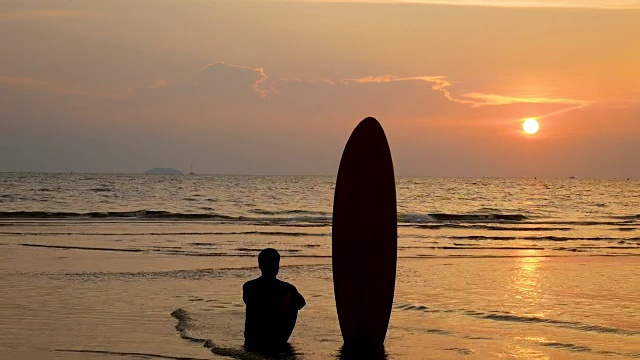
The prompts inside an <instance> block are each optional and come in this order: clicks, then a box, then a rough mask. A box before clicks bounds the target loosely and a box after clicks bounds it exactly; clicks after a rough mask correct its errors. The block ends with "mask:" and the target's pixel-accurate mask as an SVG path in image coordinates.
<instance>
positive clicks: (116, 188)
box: [0, 173, 640, 359]
mask: <svg viewBox="0 0 640 360" xmlns="http://www.w3.org/2000/svg"><path fill="white" fill-rule="evenodd" d="M334 185H335V178H333V177H319V176H318V177H317V176H222V175H215V176H213V175H211V176H208V175H179V176H163V175H112V174H109V175H95V174H23V173H16V174H0V251H1V252H0V329H2V336H1V337H0V358H2V359H5V358H6V359H21V358H24V359H32V358H40V359H46V358H65V359H66V358H70V359H85V358H110V357H112V358H140V357H145V356H146V357H148V358H170V359H172V358H193V359H210V358H221V359H222V358H229V357H231V358H233V357H235V358H252V357H247V356H251V354H246V353H244V352H243V351H242V341H243V338H242V327H243V321H244V304H243V302H242V297H241V286H242V284H243V283H244V282H245V281H247V280H249V279H251V278H254V277H256V276H259V271H258V270H257V267H256V265H257V263H256V255H257V253H258V252H259V251H260V250H261V249H263V248H265V247H274V248H276V249H278V250H279V251H280V253H281V255H282V261H281V271H280V277H281V278H282V279H283V280H286V281H289V282H291V283H293V284H294V285H295V286H296V287H297V288H298V290H299V291H300V292H301V293H302V294H303V295H304V296H305V298H306V300H307V306H306V307H305V308H304V309H303V310H302V311H301V312H300V314H299V319H298V325H297V327H296V329H295V331H294V334H293V336H292V338H291V344H292V346H293V348H294V351H295V358H299V359H327V358H336V357H338V356H339V351H340V346H341V337H340V330H339V325H338V321H337V316H336V313H335V303H334V299H333V287H332V286H333V285H332V274H331V210H332V205H333V189H334ZM396 186H397V197H398V223H399V230H398V233H399V239H398V271H397V282H396V295H395V300H394V307H393V311H392V317H391V322H390V325H389V331H388V335H387V341H386V352H387V357H388V358H390V359H459V358H469V359H490V358H509V359H573V358H580V359H629V358H640V280H639V279H640V182H639V181H637V180H629V181H627V180H580V179H549V180H541V179H502V178H496V179H487V178H482V179H472V178H403V177H399V178H398V179H397V184H396ZM205 340H210V341H211V343H212V344H214V352H213V353H212V352H211V351H210V350H209V349H207V348H204V347H203V346H202V345H203V343H204V341H205Z"/></svg>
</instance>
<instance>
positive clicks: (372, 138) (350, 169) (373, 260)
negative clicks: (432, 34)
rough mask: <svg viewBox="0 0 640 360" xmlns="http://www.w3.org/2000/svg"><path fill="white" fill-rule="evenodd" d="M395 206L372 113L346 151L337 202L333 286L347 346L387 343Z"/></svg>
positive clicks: (386, 154)
mask: <svg viewBox="0 0 640 360" xmlns="http://www.w3.org/2000/svg"><path fill="white" fill-rule="evenodd" d="M396 211H397V210H396V187H395V177H394V173H393V161H392V159H391V151H390V150H389V144H388V142H387V138H386V136H385V134H384V130H383V129H382V126H381V125H380V123H378V121H377V120H376V119H374V118H372V117H368V118H366V119H364V120H362V121H361V122H360V124H358V126H357V127H356V128H355V129H354V130H353V133H352V134H351V136H350V137H349V140H348V141H347V144H346V146H345V149H344V152H343V153H342V159H341V160H340V167H339V169H338V178H337V180H336V188H335V195H334V202H333V229H332V230H333V231H332V266H333V286H334V294H335V300H336V309H337V312H338V320H339V322H340V331H341V332H342V338H343V340H344V345H345V347H350V348H360V349H366V348H368V349H375V348H383V346H384V339H385V336H386V333H387V328H388V326H389V320H390V317H391V307H392V305H393V295H394V290H395V280H396V262H397V252H398V226H397V225H398V223H397V222H398V220H397V214H396Z"/></svg>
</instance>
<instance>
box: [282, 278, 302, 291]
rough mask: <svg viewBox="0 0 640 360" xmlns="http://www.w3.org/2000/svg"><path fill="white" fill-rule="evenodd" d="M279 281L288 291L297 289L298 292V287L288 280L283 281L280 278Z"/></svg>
mask: <svg viewBox="0 0 640 360" xmlns="http://www.w3.org/2000/svg"><path fill="white" fill-rule="evenodd" d="M278 281H279V284H280V286H281V287H283V288H285V289H286V290H287V291H296V292H297V291H298V289H296V287H295V286H293V284H291V283H288V282H286V281H282V280H280V279H278Z"/></svg>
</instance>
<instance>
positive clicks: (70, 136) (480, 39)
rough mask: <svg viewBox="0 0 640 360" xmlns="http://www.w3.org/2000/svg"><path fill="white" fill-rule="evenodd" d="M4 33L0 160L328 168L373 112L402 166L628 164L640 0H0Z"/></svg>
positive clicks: (621, 168)
mask: <svg viewBox="0 0 640 360" xmlns="http://www.w3.org/2000/svg"><path fill="white" fill-rule="evenodd" d="M451 4H456V5H451ZM0 43H1V44H2V50H1V52H0V171H50V172H134V173H137V172H144V171H145V170H148V169H149V168H152V167H156V166H163V167H174V168H177V169H180V170H182V171H189V166H190V164H193V166H194V170H195V171H196V172H198V173H225V174H326V175H334V174H335V173H336V171H337V168H338V163H339V161H340V155H341V153H342V150H343V147H344V144H345V143H346V140H347V138H348V136H349V134H350V132H351V130H352V129H353V128H354V127H355V125H356V124H357V123H358V122H359V121H360V120H362V119H363V118H365V117H366V116H374V117H376V118H377V119H378V120H379V121H380V122H381V124H382V125H383V127H384V128H385V131H386V133H387V137H388V139H389V144H390V146H391V151H392V154H393V158H394V163H395V167H396V173H397V174H398V175H428V176H527V177H534V176H537V177H568V176H577V177H604V178H612V177H615V178H627V177H640V0H638V1H633V0H626V1H625V0H593V1H588V0H584V1H580V0H565V1H562V0H559V1H552V0H461V1H453V0H441V1H438V0H433V1H432V0H424V1H420V0H414V1H405V2H402V1H361V0H355V1H331V2H329V1H322V0H313V1H295V0H294V1H291V0H287V1H270V0H261V1H245V0H229V1H226V0H224V1H220V0H70V1H57V0H43V1H32V0H20V1H6V0H5V1H2V0H0ZM532 117H533V118H536V119H538V121H539V123H540V131H539V132H538V133H537V134H536V135H527V134H525V133H524V132H523V131H522V122H523V121H524V120H525V119H527V118H532Z"/></svg>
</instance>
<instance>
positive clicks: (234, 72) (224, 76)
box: [198, 62, 272, 97]
mask: <svg viewBox="0 0 640 360" xmlns="http://www.w3.org/2000/svg"><path fill="white" fill-rule="evenodd" d="M268 79H269V78H268V77H267V75H265V73H264V69H263V68H251V67H248V66H239V65H231V64H225V63H223V62H218V63H215V64H208V65H206V66H205V67H203V68H202V70H200V79H199V81H198V83H199V84H200V85H201V86H205V87H206V86H213V87H219V86H220V85H224V86H225V88H226V89H227V90H228V91H234V90H235V91H238V90H239V91H240V92H242V91H243V90H244V89H246V87H245V86H246V85H248V84H250V85H251V88H252V89H253V91H255V92H256V93H258V94H259V95H260V96H263V97H264V96H267V95H268V94H269V93H270V92H271V91H272V90H269V89H264V88H261V86H262V85H263V83H264V82H266V81H267V80H268Z"/></svg>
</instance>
